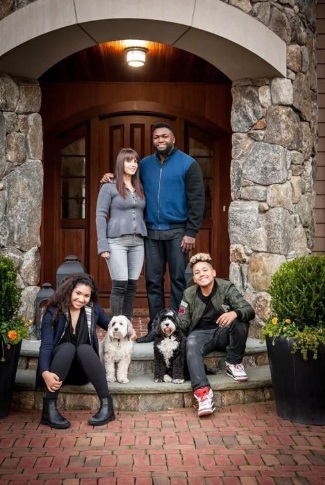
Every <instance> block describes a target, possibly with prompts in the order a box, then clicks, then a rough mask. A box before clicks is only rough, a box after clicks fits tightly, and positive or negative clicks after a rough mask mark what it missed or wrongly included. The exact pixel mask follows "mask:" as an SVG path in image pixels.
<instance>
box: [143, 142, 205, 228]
mask: <svg viewBox="0 0 325 485" xmlns="http://www.w3.org/2000/svg"><path fill="white" fill-rule="evenodd" d="M140 177H141V180H142V184H143V188H144V192H145V196H146V203H147V204H146V213H145V214H146V223H147V227H148V229H154V230H158V231H159V230H160V231H165V230H168V229H172V228H174V227H177V226H178V227H180V226H184V227H185V228H186V230H185V234H186V235H188V236H192V237H195V236H196V234H197V232H198V230H199V229H200V225H201V223H202V219H203V211H204V184H203V177H202V172H201V168H200V166H199V164H198V163H197V162H196V160H194V158H192V157H190V156H189V155H186V153H184V152H182V151H181V150H178V149H177V148H174V150H173V151H172V152H171V154H170V155H169V156H168V157H167V158H166V160H165V161H164V162H163V163H160V160H159V158H158V155H157V154H153V155H150V156H148V157H145V158H143V159H142V160H141V162H140Z"/></svg>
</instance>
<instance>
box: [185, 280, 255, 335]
mask: <svg viewBox="0 0 325 485" xmlns="http://www.w3.org/2000/svg"><path fill="white" fill-rule="evenodd" d="M215 281H216V283H217V291H216V294H215V295H214V297H213V298H212V300H211V301H212V304H213V306H214V308H215V309H216V311H217V312H218V313H220V314H221V313H225V312H230V311H235V312H237V311H238V312H239V314H238V317H239V318H240V320H242V321H245V322H248V321H249V320H252V319H253V318H254V317H255V312H254V310H253V308H252V307H251V305H250V304H249V303H248V302H247V301H246V300H245V299H244V298H243V296H242V295H241V293H240V292H239V291H238V290H237V288H236V287H235V285H234V284H233V283H231V282H230V281H229V280H227V279H221V278H215ZM198 288H199V287H198V285H193V286H190V287H189V288H187V289H186V290H185V291H184V294H183V298H182V301H181V304H180V308H179V312H178V313H179V316H180V319H181V323H182V330H183V332H184V333H185V334H186V335H188V334H189V333H190V332H191V331H192V330H193V329H194V328H195V327H196V325H197V324H198V322H199V320H200V318H201V317H202V315H203V313H204V310H205V307H206V305H205V304H204V303H203V302H202V301H201V300H200V298H199V296H198Z"/></svg>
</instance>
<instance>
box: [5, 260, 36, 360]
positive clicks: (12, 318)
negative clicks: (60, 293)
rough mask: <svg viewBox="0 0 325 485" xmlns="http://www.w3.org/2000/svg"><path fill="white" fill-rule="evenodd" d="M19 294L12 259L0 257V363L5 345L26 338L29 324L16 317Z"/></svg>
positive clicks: (13, 343)
mask: <svg viewBox="0 0 325 485" xmlns="http://www.w3.org/2000/svg"><path fill="white" fill-rule="evenodd" d="M21 292H22V290H21V289H20V288H19V287H18V286H17V271H16V269H15V265H14V263H13V261H12V259H10V258H8V257H6V256H0V341H1V342H0V344H1V345H0V361H3V360H4V355H5V352H4V346H5V345H6V346H7V347H10V346H11V345H15V344H18V343H19V342H20V341H21V340H22V339H23V338H26V337H27V336H28V326H29V324H30V322H25V321H24V320H23V319H22V318H20V317H19V315H18V312H19V308H20V304H21Z"/></svg>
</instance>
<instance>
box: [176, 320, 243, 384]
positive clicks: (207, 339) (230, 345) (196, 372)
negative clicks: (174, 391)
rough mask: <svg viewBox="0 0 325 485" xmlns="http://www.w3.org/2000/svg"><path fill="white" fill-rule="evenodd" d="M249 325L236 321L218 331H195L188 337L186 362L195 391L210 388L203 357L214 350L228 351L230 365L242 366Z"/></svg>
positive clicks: (217, 329)
mask: <svg viewBox="0 0 325 485" xmlns="http://www.w3.org/2000/svg"><path fill="white" fill-rule="evenodd" d="M248 329H249V324H248V323H246V322H242V321H240V320H234V321H233V322H232V323H231V324H230V325H228V327H223V328H221V327H217V328H216V330H214V329H211V330H210V329H209V330H203V329H198V330H195V329H194V330H193V331H192V332H191V333H190V334H189V336H188V337H187V342H186V361H187V368H188V371H189V374H190V378H191V384H192V388H193V389H194V390H196V389H201V387H206V386H208V387H210V383H209V381H208V378H207V376H206V373H205V368H204V362H203V357H204V356H205V355H207V354H209V353H210V352H212V351H213V350H219V351H226V352H227V357H226V360H227V362H229V364H240V363H241V361H242V360H243V357H244V354H245V348H246V340H247V337H248Z"/></svg>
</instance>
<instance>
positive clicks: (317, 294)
mask: <svg viewBox="0 0 325 485" xmlns="http://www.w3.org/2000/svg"><path fill="white" fill-rule="evenodd" d="M269 293H270V295H271V297H272V301H271V307H272V313H274V314H275V315H276V316H277V317H278V319H279V320H285V319H286V318H290V319H291V320H292V321H294V322H295V324H296V327H297V328H298V329H299V330H303V329H304V327H306V326H307V327H309V326H310V327H317V326H319V325H324V324H325V256H322V255H319V254H318V255H317V254H315V255H312V256H303V257H300V258H297V259H293V260H291V261H287V262H286V263H283V264H282V265H281V266H280V268H279V269H278V271H277V272H276V273H275V274H274V275H273V277H272V280H271V286H270V289H269Z"/></svg>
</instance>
